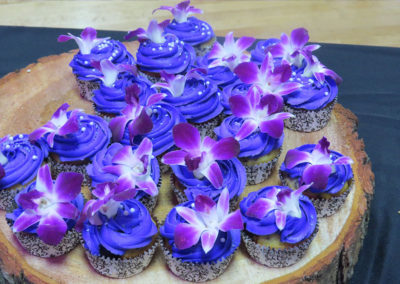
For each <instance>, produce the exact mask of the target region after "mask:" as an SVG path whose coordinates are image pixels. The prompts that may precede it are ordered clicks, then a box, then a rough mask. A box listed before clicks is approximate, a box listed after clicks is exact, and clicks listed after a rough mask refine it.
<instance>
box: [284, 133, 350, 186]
mask: <svg viewBox="0 0 400 284" xmlns="http://www.w3.org/2000/svg"><path fill="white" fill-rule="evenodd" d="M329 145H330V143H329V141H328V139H326V137H323V138H322V139H321V140H320V141H319V142H318V144H317V145H315V148H314V150H313V151H312V152H311V153H309V152H303V151H300V150H297V149H292V150H289V151H288V152H287V154H286V158H285V165H286V168H288V169H292V168H293V167H295V166H297V165H299V164H302V163H307V166H306V167H305V169H304V171H303V174H302V178H301V182H300V183H301V184H303V183H306V184H308V183H313V188H316V189H324V188H326V186H327V185H328V178H329V175H330V174H331V173H332V170H335V165H348V164H352V163H353V161H352V160H351V159H350V158H349V157H347V156H341V157H339V158H337V159H336V160H333V161H332V160H331V156H330V151H329Z"/></svg>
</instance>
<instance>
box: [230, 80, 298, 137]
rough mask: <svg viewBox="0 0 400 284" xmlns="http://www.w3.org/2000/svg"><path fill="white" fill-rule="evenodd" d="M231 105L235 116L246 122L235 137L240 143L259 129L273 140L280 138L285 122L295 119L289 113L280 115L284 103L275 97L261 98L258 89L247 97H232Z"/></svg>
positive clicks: (251, 91)
mask: <svg viewBox="0 0 400 284" xmlns="http://www.w3.org/2000/svg"><path fill="white" fill-rule="evenodd" d="M229 105H230V107H231V110H232V113H233V115H234V116H236V117H240V118H242V119H243V120H244V122H243V124H242V126H241V128H240V129H239V131H238V133H237V134H236V136H235V139H237V140H239V141H240V140H242V139H244V138H246V137H247V136H249V135H250V134H251V133H253V132H254V131H256V130H257V129H260V131H261V132H263V133H267V134H268V135H270V136H271V137H273V138H279V137H281V136H282V133H283V127H284V124H283V120H284V119H287V118H290V117H293V115H292V114H291V113H288V112H279V113H278V111H279V110H281V109H282V106H283V104H282V101H281V100H279V99H278V97H276V96H274V95H265V96H264V97H261V94H260V91H259V89H258V88H250V89H249V91H248V92H247V94H246V96H242V95H236V96H232V97H230V98H229Z"/></svg>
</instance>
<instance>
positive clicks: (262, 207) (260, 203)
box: [246, 184, 311, 231]
mask: <svg viewBox="0 0 400 284" xmlns="http://www.w3.org/2000/svg"><path fill="white" fill-rule="evenodd" d="M310 186H311V184H307V185H303V186H301V187H299V188H298V189H297V190H292V189H290V188H285V189H278V188H276V187H274V188H273V189H271V190H270V191H269V192H268V193H267V196H266V197H263V198H259V199H257V201H256V202H254V203H253V204H252V205H251V206H250V207H249V208H248V209H247V212H246V215H247V216H249V217H254V218H257V219H262V218H264V217H265V216H266V215H267V214H268V213H269V212H271V211H273V210H275V212H274V214H275V224H276V226H277V227H278V229H279V230H280V231H282V230H283V228H285V225H286V217H287V216H288V215H289V216H293V217H295V218H300V217H301V210H300V205H299V198H300V195H301V194H302V193H303V192H304V191H305V190H307V189H308V188H309V187H310Z"/></svg>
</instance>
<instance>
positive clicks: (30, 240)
mask: <svg viewBox="0 0 400 284" xmlns="http://www.w3.org/2000/svg"><path fill="white" fill-rule="evenodd" d="M14 235H15V237H16V238H17V239H18V241H19V243H20V244H21V246H22V247H23V248H24V249H25V250H27V251H28V252H29V253H30V254H32V255H34V256H39V257H46V258H47V257H56V256H60V255H64V254H66V253H68V252H70V251H71V250H73V249H74V248H75V247H76V246H77V245H78V244H79V233H78V232H77V231H76V230H75V229H72V230H69V231H67V233H66V234H65V236H64V238H63V239H62V240H61V242H60V243H59V244H58V245H56V246H52V245H48V244H46V243H44V242H43V241H42V240H41V239H40V238H39V237H38V236H37V235H35V234H29V233H25V232H18V233H14Z"/></svg>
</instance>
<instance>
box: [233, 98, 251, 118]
mask: <svg viewBox="0 0 400 284" xmlns="http://www.w3.org/2000/svg"><path fill="white" fill-rule="evenodd" d="M229 106H230V108H231V111H232V113H233V115H234V116H236V117H242V118H244V117H246V116H248V115H250V114H251V105H250V102H249V100H248V99H247V97H245V96H242V95H236V96H232V97H230V98H229Z"/></svg>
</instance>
